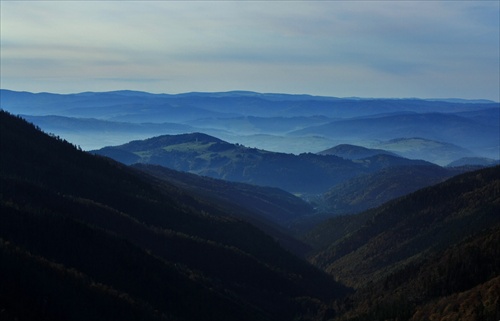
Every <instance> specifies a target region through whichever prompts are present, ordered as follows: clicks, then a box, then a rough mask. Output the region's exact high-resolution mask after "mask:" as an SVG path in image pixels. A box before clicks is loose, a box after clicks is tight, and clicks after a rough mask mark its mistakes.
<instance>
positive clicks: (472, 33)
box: [0, 1, 500, 100]
mask: <svg viewBox="0 0 500 321" xmlns="http://www.w3.org/2000/svg"><path fill="white" fill-rule="evenodd" d="M499 10H500V8H499V3H498V2H497V1H470V2H469V1H442V2H440V1H405V2H398V1H313V2H310V1H308V2H305V1H304V2H301V1H290V2H288V1H274V2H261V1H258V2H251V1H248V2H247V1H215V2H211V1H195V2H180V1H174V2H170V1H169V2H167V1H150V2H148V1H140V2H139V1H124V2H117V1H103V2H101V1H99V2H85V1H71V2H62V1H53V2H51V1H40V2H32V1H28V2H14V1H12V2H11V1H2V2H1V14H2V15H1V60H0V63H1V68H2V69H1V74H0V76H1V86H2V88H11V89H18V90H31V91H55V92H78V91H87V90H113V89H124V88H125V87H128V88H129V89H139V90H146V91H151V92H186V91H224V90H233V89H245V90H256V91H264V92H273V91H275V92H276V91H279V92H296V93H310V94H321V95H333V96H370V97H407V96H418V97H423V98H425V97H462V98H488V99H494V100H500V97H499V92H498V88H499V86H500V81H499V73H500V65H499V56H500V53H499V47H500V44H499V40H498V39H499V37H500V34H499V33H500V31H499V23H500V22H499Z"/></svg>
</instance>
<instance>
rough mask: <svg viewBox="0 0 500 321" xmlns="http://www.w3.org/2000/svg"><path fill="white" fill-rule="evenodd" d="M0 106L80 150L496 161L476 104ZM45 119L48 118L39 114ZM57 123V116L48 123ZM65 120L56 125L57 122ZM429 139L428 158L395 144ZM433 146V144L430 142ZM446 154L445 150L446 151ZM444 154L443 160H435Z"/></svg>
mask: <svg viewBox="0 0 500 321" xmlns="http://www.w3.org/2000/svg"><path fill="white" fill-rule="evenodd" d="M0 108H2V109H4V110H6V111H9V112H10V113H13V114H16V115H23V117H25V118H27V119H29V120H30V121H32V122H33V123H35V124H36V125H38V126H39V127H40V128H42V129H43V130H44V131H46V132H50V133H53V134H55V135H57V136H60V137H63V138H65V139H68V140H69V141H71V142H72V143H74V144H76V145H79V146H81V147H82V148H83V149H85V150H93V149H100V148H102V147H105V146H109V145H120V144H124V143H126V142H129V141H131V140H138V139H146V138H149V137H153V136H159V135H164V134H185V133H188V132H202V133H205V134H209V135H211V136H215V137H218V138H220V139H223V140H225V141H227V142H230V143H239V144H243V145H245V146H250V147H254V148H258V149H264V150H269V151H274V152H283V153H294V154H300V153H305V152H310V153H318V152H320V151H323V150H326V149H329V148H331V147H333V146H336V145H340V144H351V145H357V146H361V147H365V148H375V149H386V148H384V147H382V146H381V145H380V144H384V143H385V142H387V141H391V140H395V139H398V140H399V145H394V144H392V145H391V146H393V147H394V149H390V150H389V151H391V152H394V153H396V154H398V155H400V156H403V157H408V158H417V159H423V160H427V161H430V162H433V163H436V164H438V165H441V166H444V165H447V164H448V163H451V162H452V161H455V160H457V159H460V158H464V157H486V158H490V159H494V160H498V159H500V155H499V154H498V147H499V145H500V138H499V136H500V134H499V133H500V125H499V123H500V105H499V103H497V102H492V101H486V100H471V101H468V100H455V99H448V100H424V99H414V98H411V99H360V98H336V97H319V96H310V95H287V94H262V93H255V92H245V91H233V92H220V93H196V92H193V93H185V94H176V95H169V94H150V93H145V92H136V91H114V92H85V93H79V94H65V95H60V94H52V93H37V94H35V93H29V92H16V91H10V90H5V89H2V90H0ZM49 116H50V117H49ZM54 116H57V117H54ZM61 117H65V118H61ZM413 138H418V139H422V140H426V141H430V142H434V143H432V144H431V145H432V146H431V148H432V149H433V150H432V152H429V151H430V150H429V149H428V148H427V147H425V148H424V149H422V150H419V148H415V147H416V144H415V142H414V141H411V140H410V141H408V144H409V148H410V149H411V150H412V154H411V155H410V154H404V153H405V151H408V148H406V147H405V144H403V140H404V139H413ZM436 142H437V143H439V144H442V145H443V147H442V150H441V147H439V146H438V144H436ZM451 146H453V149H452V150H450V147H451ZM443 155H444V156H443Z"/></svg>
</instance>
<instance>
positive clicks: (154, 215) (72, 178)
mask: <svg viewBox="0 0 500 321" xmlns="http://www.w3.org/2000/svg"><path fill="white" fill-rule="evenodd" d="M0 125H1V126H0V128H1V131H0V138H1V145H0V146H1V158H0V162H1V164H0V165H1V166H0V179H1V185H0V187H1V190H0V197H1V198H0V207H1V211H0V213H1V214H0V255H1V260H0V262H1V264H0V269H1V271H0V275H1V276H2V277H1V278H0V282H1V284H0V311H1V313H2V319H12V320H14V319H15V320H31V319H33V318H36V319H37V320H97V319H105V320H106V319H120V320H144V319H147V320H155V319H158V320H171V319H181V320H214V319H217V320H280V319H281V320H290V319H294V318H298V319H308V318H313V319H314V318H317V317H320V316H321V314H322V313H323V312H322V311H325V309H326V308H325V303H326V302H328V301H329V300H331V299H333V298H335V297H340V296H342V295H344V293H346V288H345V287H343V286H340V285H339V284H337V283H336V282H334V281H333V280H332V279H331V278H330V277H328V276H326V275H325V274H324V273H322V272H320V271H319V270H317V269H315V268H313V267H312V266H311V265H309V264H308V263H306V262H304V261H302V260H300V259H298V258H296V257H294V256H293V255H291V254H290V253H289V252H287V251H284V250H283V249H282V248H281V247H280V246H279V245H278V244H277V243H276V242H275V241H274V240H273V239H272V238H271V237H269V236H267V235H266V234H264V233H263V232H261V231H260V230H258V229H257V228H255V227H253V226H252V225H250V224H248V223H246V222H244V221H242V220H240V219H237V218H235V217H234V216H233V215H230V214H229V213H225V212H224V211H223V210H222V209H221V208H220V207H218V206H213V205H211V204H210V203H207V202H201V201H199V200H198V199H197V198H196V197H195V196H192V195H190V193H188V192H186V191H185V190H182V189H180V188H178V187H176V186H173V185H169V184H167V183H164V182H161V181H159V180H152V179H151V178H150V177H149V176H147V175H145V174H143V173H141V172H139V171H137V170H133V169H130V168H128V167H126V166H124V165H121V164H119V163H116V162H114V161H112V160H109V159H105V158H100V157H96V156H93V155H90V154H88V153H85V152H82V151H79V150H77V149H76V148H75V147H74V146H72V145H71V144H69V143H67V142H65V141H62V140H60V139H56V138H54V137H49V136H48V135H46V134H43V133H42V132H40V131H39V130H38V129H37V128H35V127H34V126H32V125H30V124H28V123H26V122H25V121H24V120H22V119H19V118H16V117H13V116H11V115H9V114H7V113H5V112H1V113H0ZM27 307H29V308H27Z"/></svg>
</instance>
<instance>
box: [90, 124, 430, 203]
mask: <svg viewBox="0 0 500 321" xmlns="http://www.w3.org/2000/svg"><path fill="white" fill-rule="evenodd" d="M93 152H94V153H96V154H99V155H103V156H108V157H111V158H114V159H115V160H117V161H120V162H123V163H125V164H133V163H147V164H156V165H161V166H164V167H168V168H172V169H175V170H178V171H186V172H191V173H195V174H198V175H203V176H208V177H212V178H219V179H225V180H229V181H235V182H245V183H252V184H255V185H261V186H271V187H278V188H281V189H284V190H286V191H288V192H291V193H297V194H314V193H322V192H325V191H326V190H328V189H329V188H331V187H332V186H334V185H336V184H338V183H340V182H342V181H344V180H346V179H349V178H353V177H355V176H357V175H360V174H365V173H373V172H375V171H377V170H380V169H382V168H387V167H392V166H419V165H429V164H430V163H428V162H425V161H420V160H410V159H405V158H402V157H398V156H393V155H390V154H385V155H384V154H379V155H375V156H372V157H367V158H363V159H361V160H349V159H343V158H341V157H338V156H333V155H316V154H311V153H304V154H300V155H294V154H285V153H276V152H269V151H264V150H259V149H255V148H248V147H245V146H242V145H239V144H230V143H228V142H225V141H223V140H220V139H218V138H215V137H213V136H209V135H206V134H201V133H192V134H183V135H163V136H158V137H154V138H150V139H146V140H143V141H132V142H130V143H127V144H124V145H120V146H114V147H105V148H102V149H100V150H97V151H93Z"/></svg>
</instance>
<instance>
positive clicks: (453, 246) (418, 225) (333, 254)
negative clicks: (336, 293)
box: [308, 166, 500, 320]
mask: <svg viewBox="0 0 500 321" xmlns="http://www.w3.org/2000/svg"><path fill="white" fill-rule="evenodd" d="M499 213H500V166H496V167H492V168H486V169H482V170H478V171H474V172H469V173H465V174H461V175H458V176H456V177H453V178H451V179H449V180H447V181H445V182H443V183H440V184H438V185H435V186H432V187H428V188H425V189H422V190H419V191H417V192H415V193H412V194H409V195H407V196H404V197H401V198H399V199H397V200H394V201H391V202H388V203H386V204H384V205H382V206H380V207H378V208H376V209H372V210H369V211H366V212H363V213H360V214H358V215H353V216H342V217H338V218H335V219H332V220H330V221H329V222H327V223H325V224H323V225H322V226H319V227H318V229H316V230H315V231H312V232H311V233H310V234H309V235H308V240H309V241H310V243H311V244H312V245H314V246H316V247H318V248H321V246H323V245H325V243H326V242H330V246H329V247H327V248H326V249H322V250H320V251H319V252H318V253H317V254H316V255H313V256H312V257H311V261H312V262H314V263H315V264H317V265H318V266H320V267H322V268H324V269H325V270H326V271H328V272H329V273H331V274H332V275H335V276H336V277H337V278H338V280H341V281H342V282H345V283H346V284H348V285H351V286H353V287H355V288H356V289H357V291H356V293H355V294H354V295H353V296H352V297H351V298H350V299H349V300H347V301H343V302H342V303H340V306H342V308H341V310H342V309H344V311H343V313H342V317H341V318H340V319H349V320H387V319H399V320H407V319H409V318H413V320H422V319H424V320H426V319H432V318H430V315H431V314H435V316H438V315H441V316H443V317H444V316H446V315H448V316H450V315H454V316H455V317H456V316H457V315H460V314H461V313H466V314H467V315H468V316H467V317H466V318H465V319H461V320H497V319H498V316H499V315H500V305H499V301H498V293H499V292H500V283H499V278H498V277H499V276H500V269H499V268H498V267H499V266H500V264H499V261H498V257H500V256H499V255H498V253H499V251H500V247H499V244H500V242H498V238H499V237H500V214H499ZM478 295H483V296H484V300H481V299H480V300H479V301H478V300H477V296H478ZM462 299H463V300H464V301H461V300H462ZM349 302H350V303H349ZM458 302H460V303H459V304H458ZM435 316H433V318H434V317H435ZM462 316H463V315H462ZM455 317H454V318H453V319H452V320H458V319H456V318H455ZM438 319H439V318H438Z"/></svg>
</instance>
